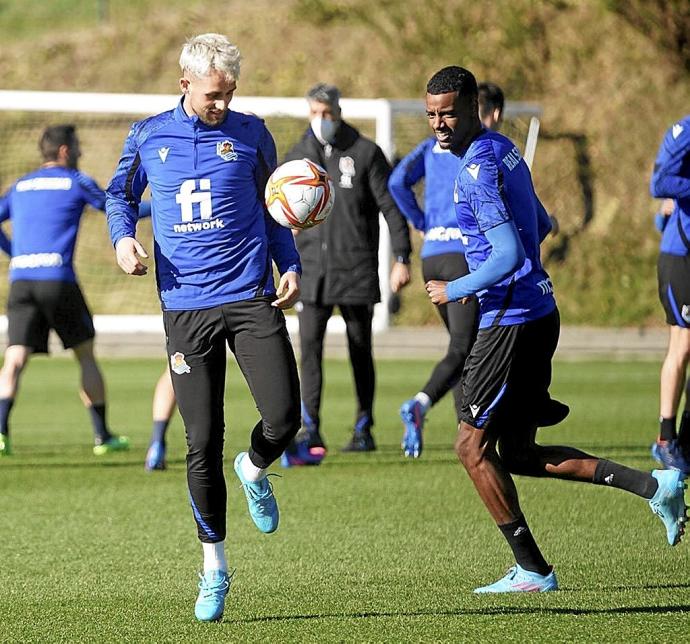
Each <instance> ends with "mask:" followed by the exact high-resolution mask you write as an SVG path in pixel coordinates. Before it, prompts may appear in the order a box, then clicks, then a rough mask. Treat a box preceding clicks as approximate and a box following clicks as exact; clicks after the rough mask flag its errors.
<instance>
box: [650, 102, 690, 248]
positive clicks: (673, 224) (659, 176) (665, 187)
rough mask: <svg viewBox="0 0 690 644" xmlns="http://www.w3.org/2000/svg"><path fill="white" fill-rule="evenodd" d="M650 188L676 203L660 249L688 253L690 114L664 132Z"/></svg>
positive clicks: (659, 196) (689, 231)
mask: <svg viewBox="0 0 690 644" xmlns="http://www.w3.org/2000/svg"><path fill="white" fill-rule="evenodd" d="M649 187H650V192H651V193H652V196H653V197H656V198H658V199H675V202H676V204H675V208H674V209H673V213H672V214H671V216H670V218H669V219H668V221H666V222H665V225H664V228H663V235H662V237H661V247H660V250H661V252H662V253H668V254H670V255H682V256H684V255H687V254H688V253H689V252H690V115H688V116H686V117H685V118H683V119H681V120H680V121H678V122H677V123H674V124H673V125H672V126H671V127H670V128H669V129H668V131H667V132H666V134H665V135H664V139H663V141H662V142H661V147H660V148H659V152H658V154H657V157H656V161H655V163H654V172H653V173H652V179H651V181H650V186H649Z"/></svg>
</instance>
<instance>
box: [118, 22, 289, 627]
mask: <svg viewBox="0 0 690 644" xmlns="http://www.w3.org/2000/svg"><path fill="white" fill-rule="evenodd" d="M180 67H181V69H182V78H181V79H180V89H181V91H182V94H183V96H182V99H181V101H180V103H179V104H178V105H177V107H176V108H175V109H174V110H170V111H168V112H163V113H162V114H158V115H157V116H154V117H151V118H149V119H146V120H144V121H141V122H139V123H135V124H134V126H133V127H132V129H131V131H130V133H129V135H128V137H127V140H126V142H125V146H124V152H123V155H122V158H121V160H120V163H119V165H118V168H117V170H116V172H115V175H114V177H113V179H112V181H111V183H110V186H109V188H108V200H107V214H108V224H109V227H110V235H111V238H112V240H113V243H114V245H115V250H116V256H117V261H118V264H119V265H120V267H121V268H122V269H123V270H124V271H125V272H126V273H128V274H131V275H144V274H146V272H147V267H146V266H145V265H144V264H142V262H141V258H146V257H147V254H146V251H145V250H144V248H143V247H142V246H141V244H140V243H139V242H138V241H137V240H136V238H135V232H136V223H137V216H136V211H135V208H134V204H136V203H138V202H139V200H140V198H141V194H142V192H143V190H144V188H145V186H146V185H147V184H150V185H151V189H152V190H151V192H152V195H153V206H154V207H153V229H154V239H155V242H156V243H155V251H156V278H157V279H156V282H157V285H158V288H159V295H160V298H161V303H162V307H163V321H164V326H165V330H166V338H167V339H166V342H167V349H168V354H169V359H170V370H171V376H172V382H173V387H174V390H175V396H176V398H177V403H178V406H179V409H180V414H181V415H182V418H183V420H184V425H185V432H186V436H187V447H188V452H187V481H188V485H189V496H190V501H191V504H192V510H193V514H194V518H195V520H196V523H197V532H198V537H199V540H200V541H201V543H202V550H203V554H204V574H203V575H202V579H201V583H200V584H199V596H198V598H197V601H196V605H195V615H196V617H197V619H199V620H201V621H215V620H218V619H220V617H221V616H222V615H223V610H224V607H225V597H226V594H227V592H228V589H229V587H230V582H231V576H230V575H229V574H228V565H227V561H226V557H225V545H224V544H225V535H226V501H227V498H226V497H227V492H226V486H225V478H224V475H223V438H224V433H225V422H224V393H225V372H226V345H227V346H229V347H230V348H231V350H232V351H233V353H234V354H235V357H236V359H237V362H238V364H239V366H240V369H241V370H242V373H243V374H244V377H245V379H246V381H247V384H248V385H249V388H250V390H251V393H252V396H253V398H254V400H255V402H256V406H257V409H258V410H259V413H260V414H261V418H260V420H259V421H258V423H257V424H256V426H255V427H254V429H253V431H252V434H251V447H250V448H249V450H248V451H247V452H241V453H240V454H238V455H237V457H236V458H235V461H234V469H235V473H236V474H237V476H238V478H239V479H240V482H241V483H242V486H243V488H244V492H245V495H246V497H247V504H248V507H249V512H250V515H251V517H252V520H253V521H254V523H255V525H256V526H257V528H258V529H259V530H261V531H262V532H265V533H270V532H273V531H275V530H276V529H277V528H278V521H279V513H278V506H277V504H276V500H275V497H274V495H273V491H272V487H271V485H270V484H269V482H268V480H267V478H266V474H267V468H268V467H269V466H270V465H271V463H272V462H273V461H274V460H275V459H277V458H278V457H279V456H280V454H281V453H282V452H283V450H284V449H285V447H286V446H287V444H288V443H289V441H290V440H291V439H292V438H293V436H294V435H295V433H296V432H297V430H298V428H299V425H300V394H299V380H298V376H297V365H296V362H295V356H294V353H293V350H292V345H291V344H290V339H289V337H288V333H287V329H286V326H285V317H284V315H283V312H282V311H281V309H282V308H286V307H289V306H292V305H293V304H294V302H295V301H296V299H297V297H298V296H299V274H300V271H301V267H300V261H299V255H298V254H297V250H296V248H295V242H294V240H293V237H292V234H291V233H290V231H289V230H288V229H287V228H282V227H281V226H279V225H278V224H276V223H275V222H274V221H273V220H272V219H271V218H270V217H269V216H268V214H267V212H266V209H265V205H264V202H263V194H264V186H265V183H266V180H267V179H268V176H269V175H270V173H271V172H272V171H273V169H274V168H275V166H276V151H275V144H274V142H273V137H272V136H271V134H270V133H269V131H268V130H267V129H266V126H265V124H264V122H263V121H262V120H261V119H259V118H257V117H256V116H253V115H249V114H241V113H239V112H233V111H230V110H229V104H230V101H231V100H232V97H233V94H234V92H235V90H236V88H237V80H238V77H239V73H240V53H239V51H238V49H237V47H235V46H234V45H232V44H231V43H230V42H229V41H228V39H227V38H226V37H225V36H222V35H220V34H203V35H200V36H196V37H194V38H191V39H190V40H189V41H187V43H186V44H185V45H184V47H183V49H182V54H181V56H180ZM272 260H275V262H276V264H277V266H278V269H279V271H280V273H281V278H280V283H279V285H278V289H277V291H276V287H275V285H274V283H273V276H272V271H271V267H272Z"/></svg>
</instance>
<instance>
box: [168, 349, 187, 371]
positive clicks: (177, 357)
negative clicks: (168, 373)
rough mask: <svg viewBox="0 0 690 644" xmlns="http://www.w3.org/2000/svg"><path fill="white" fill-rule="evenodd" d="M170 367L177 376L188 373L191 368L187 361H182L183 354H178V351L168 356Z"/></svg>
mask: <svg viewBox="0 0 690 644" xmlns="http://www.w3.org/2000/svg"><path fill="white" fill-rule="evenodd" d="M170 367H171V368H172V370H173V371H174V372H175V373H176V374H179V375H182V374H183V373H189V372H190V371H191V370H192V368H191V367H190V366H189V365H188V364H187V361H186V360H185V359H184V353H180V352H179V351H178V352H177V353H173V354H172V355H171V356H170Z"/></svg>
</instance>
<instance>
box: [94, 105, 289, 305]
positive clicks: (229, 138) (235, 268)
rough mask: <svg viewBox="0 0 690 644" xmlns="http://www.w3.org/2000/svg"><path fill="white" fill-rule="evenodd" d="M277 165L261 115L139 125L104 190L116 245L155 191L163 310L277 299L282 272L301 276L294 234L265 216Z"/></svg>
mask: <svg viewBox="0 0 690 644" xmlns="http://www.w3.org/2000/svg"><path fill="white" fill-rule="evenodd" d="M275 167H276V149H275V143H274V141H273V137H272V136H271V134H270V133H269V131H268V129H267V128H266V126H265V124H264V122H263V121H262V120H261V119H259V118H258V117H256V116H253V115H249V114H242V113H239V112H233V111H229V112H228V114H227V117H226V119H225V121H224V122H223V123H222V124H220V125H217V126H209V125H206V124H204V123H203V122H202V121H201V120H199V118H198V117H197V116H196V115H194V116H189V115H187V113H186V112H185V110H184V108H183V107H182V101H180V103H179V104H178V105H177V107H176V108H175V109H174V110H171V111H169V112H163V113H162V114H159V115H157V116H153V117H151V118H148V119H145V120H143V121H139V122H137V123H135V124H134V125H133V126H132V129H131V130H130V132H129V135H128V136H127V140H126V142H125V146H124V151H123V153H122V158H121V159H120V163H119V164H118V167H117V170H116V172H115V175H114V176H113V178H112V180H111V182H110V185H109V186H108V189H107V191H106V192H107V199H106V214H107V217H108V226H109V229H110V237H111V239H112V242H113V244H117V242H118V241H119V240H120V239H122V238H123V237H134V236H135V232H136V222H137V211H136V209H137V204H138V203H139V201H140V199H141V195H142V193H143V191H144V189H145V187H146V186H147V185H149V186H150V188H151V210H152V212H151V216H152V223H153V234H154V240H155V241H154V255H155V261H156V278H157V283H158V290H159V294H160V298H161V303H162V307H163V309H164V310H195V309H205V308H211V307H213V306H218V305H220V304H225V303H228V302H234V301H240V300H245V299H250V298H253V297H258V296H262V295H269V294H272V293H275V285H274V283H273V273H272V261H275V262H276V265H277V266H278V270H279V271H280V273H281V274H282V273H285V272H287V271H297V272H301V265H300V261H299V255H298V253H297V249H296V248H295V242H294V239H293V236H292V233H291V231H290V230H289V229H287V228H283V227H282V226H279V225H278V224H277V223H275V222H274V221H273V219H271V217H270V216H269V215H268V213H267V212H266V209H265V206H264V201H263V194H264V187H265V184H266V180H267V179H268V176H269V175H270V173H271V172H272V171H273V169H274V168H275Z"/></svg>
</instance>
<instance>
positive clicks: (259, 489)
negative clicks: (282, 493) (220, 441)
mask: <svg viewBox="0 0 690 644" xmlns="http://www.w3.org/2000/svg"><path fill="white" fill-rule="evenodd" d="M243 458H249V454H247V452H240V453H239V454H238V455H237V456H236V457H235V474H237V478H238V479H240V482H241V483H242V487H243V488H244V494H245V496H246V497H247V507H248V508H249V516H250V517H251V518H252V521H254V525H256V527H257V528H259V530H261V532H265V533H266V534H268V533H271V532H275V531H276V530H277V529H278V520H279V518H280V515H279V513H278V504H277V503H276V498H275V496H273V486H272V485H271V483H270V482H269V480H268V477H266V476H265V477H264V478H262V479H261V480H260V481H247V480H246V479H245V478H244V476H242V468H241V467H240V462H241V461H242V459H243Z"/></svg>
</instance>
